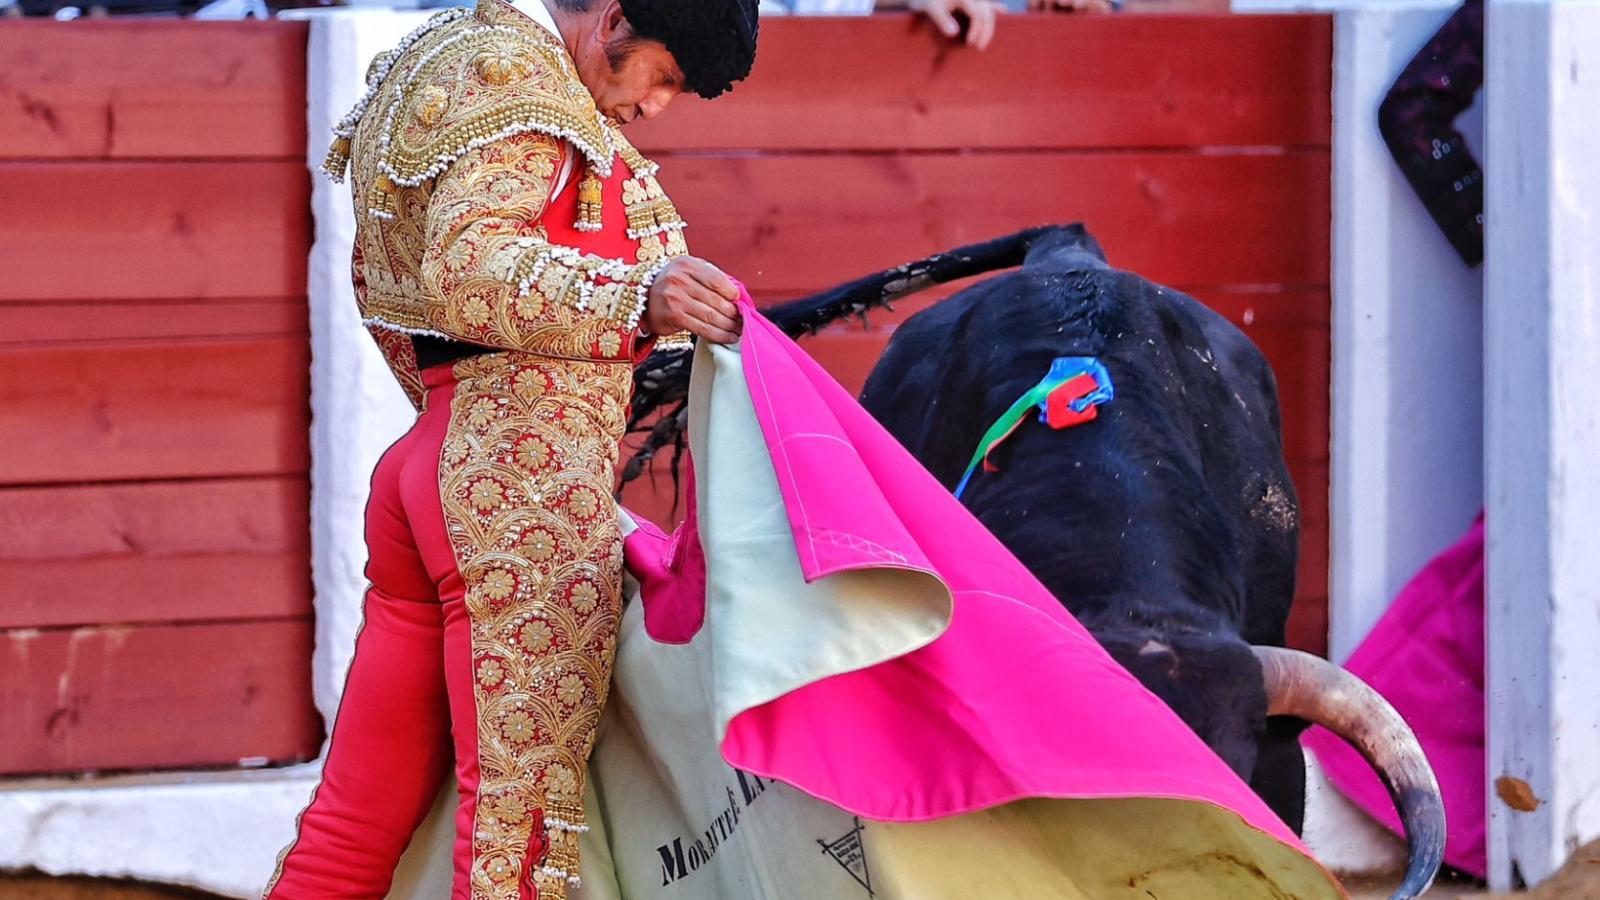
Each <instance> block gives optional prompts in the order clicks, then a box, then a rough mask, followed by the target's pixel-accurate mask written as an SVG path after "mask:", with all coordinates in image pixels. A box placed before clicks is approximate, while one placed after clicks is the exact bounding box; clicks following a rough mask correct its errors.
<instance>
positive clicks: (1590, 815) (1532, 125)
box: [1484, 0, 1600, 889]
mask: <svg viewBox="0 0 1600 900" xmlns="http://www.w3.org/2000/svg"><path fill="white" fill-rule="evenodd" d="M1486 32H1487V33H1486V45H1487V59H1486V63H1487V65H1486V72H1485V88H1486V90H1487V92H1488V104H1487V106H1488V128H1487V131H1488V148H1487V149H1488V165H1487V167H1486V181H1485V187H1486V190H1487V196H1486V206H1487V214H1488V218H1487V226H1488V227H1487V229H1486V231H1487V234H1486V238H1487V247H1486V250H1487V260H1488V261H1487V271H1486V277H1485V316H1484V336H1485V347H1484V351H1485V353H1484V359H1485V363H1484V365H1485V426H1486V427H1485V470H1486V494H1487V505H1488V514H1487V523H1488V551H1487V552H1488V558H1487V578H1488V671H1487V683H1488V690H1489V710H1488V712H1489V747H1488V763H1489V771H1488V776H1489V788H1488V789H1489V798H1488V800H1489V877H1490V884H1491V885H1492V886H1493V887H1496V888H1500V889H1504V888H1509V887H1517V886H1521V884H1523V883H1526V884H1528V885H1534V884H1537V883H1539V882H1540V881H1543V880H1544V879H1546V878H1548V877H1549V876H1550V875H1551V874H1552V873H1554V872H1555V871H1556V870H1557V869H1558V868H1559V867H1560V866H1561V865H1562V864H1563V863H1564V862H1565V861H1566V860H1567V858H1568V857H1569V856H1570V855H1571V854H1572V851H1573V850H1574V849H1576V848H1577V847H1578V846H1580V845H1581V844H1582V843H1585V842H1587V841H1590V840H1593V839H1594V838H1596V837H1597V836H1600V471H1597V470H1600V163H1597V162H1596V159H1595V150H1596V147H1600V3H1596V2H1593V0H1491V2H1490V4H1489V8H1488V17H1487V26H1486Z"/></svg>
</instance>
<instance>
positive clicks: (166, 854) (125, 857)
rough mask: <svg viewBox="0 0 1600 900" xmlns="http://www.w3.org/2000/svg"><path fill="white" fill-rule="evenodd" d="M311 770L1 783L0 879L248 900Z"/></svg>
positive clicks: (315, 767)
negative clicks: (135, 885) (91, 882)
mask: <svg viewBox="0 0 1600 900" xmlns="http://www.w3.org/2000/svg"><path fill="white" fill-rule="evenodd" d="M319 768H320V766H319V764H318V763H306V764H304V765H299V766H293V767H290V768H284V769H262V770H256V771H239V772H180V773H165V774H151V775H124V776H116V777H107V778H81V779H71V780H68V779H38V780H29V781H15V782H8V783H7V784H6V785H5V786H4V789H3V790H0V869H22V868H37V869H40V870H41V871H44V872H47V873H49V874H52V875H92V876H103V877H108V878H137V879H140V880H143V881H155V882H163V883H167V884H178V885H183V886H185V887H192V888H198V889H201V890H206V891H211V892H213V893H216V894H221V895H223V896H225V897H256V896H259V895H260V892H261V888H262V886H263V885H265V884H266V881H267V878H268V877H270V876H271V874H272V869H273V865H274V864H275V862H276V860H277V856H278V851H279V850H280V849H282V848H283V847H284V846H285V845H286V844H288V842H289V840H290V839H291V838H292V837H293V835H294V819H295V816H296V815H297V814H298V813H299V811H300V810H301V808H302V807H304V806H305V803H306V800H307V798H308V797H310V795H311V789H312V788H313V786H315V784H316V777H317V772H318V771H319Z"/></svg>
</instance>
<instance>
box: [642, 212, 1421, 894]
mask: <svg viewBox="0 0 1600 900" xmlns="http://www.w3.org/2000/svg"><path fill="white" fill-rule="evenodd" d="M1019 264H1020V266H1021V268H1019V269H1017V270H1016V271H1013V272H1008V273H1006V274H1002V275H998V276H995V277H993V278H990V279H988V280H985V281H982V282H979V283H978V284H976V285H974V286H972V287H969V288H967V289H965V290H963V291H961V292H960V293H958V294H956V295H955V296H953V297H951V298H950V299H948V300H945V301H943V302H941V303H938V304H935V305H934V306H932V307H931V308H929V309H927V310H924V311H923V312H921V313H919V314H917V315H915V316H912V317H911V318H910V319H909V320H907V321H906V322H905V323H904V324H903V325H901V326H900V327H899V328H898V329H896V331H895V333H894V335H893V337H892V339H891V340H890V342H889V345H888V348H887V349H886V350H885V351H884V354H883V357H882V359H880V360H879V362H878V364H877V366H876V367H875V368H874V369H873V370H872V373H871V375H870V376H869V377H868V379H867V384H866V387H865V389H864V390H863V391H862V395H861V403H862V405H863V406H865V407H866V408H867V410H868V411H869V412H871V413H872V414H873V416H874V417H876V418H877V419H878V421H879V422H881V423H882V424H883V425H884V426H885V427H886V428H887V429H888V430H889V431H890V433H892V434H893V435H894V436H895V437H896V438H897V439H899V440H900V441H901V442H902V443H903V444H905V446H906V447H907V448H908V449H910V450H911V452H912V453H913V454H914V455H915V456H916V457H917V459H918V460H919V461H920V462H922V464H923V465H924V466H926V467H927V468H928V469H929V470H930V471H931V472H932V473H933V474H934V475H935V476H937V477H938V478H939V479H940V481H942V482H943V483H944V484H945V485H946V486H947V487H951V488H954V487H955V485H956V484H957V482H958V481H959V480H960V478H961V475H962V473H963V471H964V470H965V469H966V467H967V463H968V461H969V459H970V458H971V456H972V454H973V451H974V449H975V448H976V445H977V442H978V439H979V437H980V436H981V435H982V434H983V433H984V431H985V430H986V429H987V428H988V427H989V425H990V424H991V423H993V422H994V421H995V419H996V418H998V417H999V416H1000V414H1001V413H1002V412H1004V411H1005V410H1006V409H1007V408H1008V407H1009V406H1010V405H1011V404H1012V403H1013V401H1015V400H1016V399H1017V398H1018V397H1020V396H1021V395H1022V394H1023V393H1024V392H1025V391H1027V390H1028V389H1029V388H1031V387H1032V386H1033V385H1034V384H1036V383H1037V382H1038V381H1039V379H1040V378H1041V377H1043V376H1044V374H1045V373H1046V372H1047V371H1048V370H1049V369H1050V365H1051V362H1052V360H1054V359H1056V358H1057V357H1062V356H1093V357H1097V358H1098V359H1099V360H1100V361H1101V362H1102V363H1103V364H1104V365H1105V366H1106V368H1107V369H1108V370H1109V371H1110V372H1111V375H1112V379H1113V381H1114V383H1115V389H1116V399H1115V400H1114V401H1113V402H1111V403H1109V404H1107V405H1104V406H1102V407H1100V409H1099V415H1098V418H1097V419H1095V420H1093V421H1091V422H1089V423H1086V424H1083V425H1079V426H1075V427H1069V428H1066V429H1064V430H1060V431H1056V430H1051V429H1050V428H1048V427H1047V426H1045V425H1042V424H1039V423H1036V422H1031V421H1029V422H1025V424H1024V425H1023V426H1022V427H1021V428H1019V429H1018V430H1017V431H1016V432H1015V433H1014V434H1013V436H1012V437H1011V438H1010V439H1009V440H1008V441H1007V442H1006V443H1004V444H1003V445H1002V446H1001V448H1000V449H999V450H998V451H997V452H996V453H995V454H994V456H993V457H992V460H993V462H995V463H996V464H997V465H998V467H999V471H998V472H996V473H989V472H980V473H979V474H977V475H975V476H974V478H973V480H972V482H971V484H970V485H969V486H968V488H967V489H966V491H965V493H964V494H963V498H962V499H963V502H965V504H966V505H967V507H968V508H969V509H970V510H971V511H972V513H973V514H974V515H975V516H977V517H978V519H979V520H980V521H982V522H983V524H984V525H985V526H986V527H987V528H989V529H990V530H991V531H992V532H994V534H995V535H996V536H997V537H998V538H999V539H1000V540H1001V541H1002V542H1003V543H1004V544H1005V545H1006V546H1007V547H1008V548H1009V549H1010V550H1011V552H1012V553H1014V554H1016V556H1017V557H1018V558H1019V559H1020V560H1021V561H1022V562H1023V563H1024V564H1025V565H1027V566H1028V568H1029V569H1030V570H1031V571H1032V572H1033V573H1034V575H1035V576H1036V577H1038V578H1039V579H1040V581H1042V582H1043V583H1044V585H1045V586H1046V587H1048V588H1049V589H1050V590H1051V591H1052V592H1053V593H1054V594H1055V596H1057V597H1059V598H1061V600H1062V602H1063V603H1065V605H1066V606H1067V608H1068V609H1070V610H1071V611H1072V613H1073V614H1074V615H1075V616H1076V617H1077V618H1078V619H1079V621H1081V622H1082V623H1083V624H1084V625H1085V626H1086V627H1087V628H1088V629H1089V630H1090V631H1091V632H1093V633H1094V635H1095V637H1096V638H1097V639H1099V641H1100V642H1101V643H1102V644H1103V645H1104V646H1105V647H1106V649H1107V650H1108V651H1109V652H1110V653H1111V654H1112V655H1113V656H1114V657H1115V658H1116V659H1117V661H1118V662H1120V663H1121V664H1122V665H1123V666H1125V667H1126V668H1127V669H1128V670H1129V671H1130V672H1132V673H1133V674H1134V675H1135V676H1136V677H1138V678H1139V680H1140V681H1141V682H1143V683H1144V685H1145V686H1146V687H1148V688H1149V689H1150V690H1151V691H1153V692H1154V693H1155V694H1157V695H1158V696H1160V697H1161V698H1162V700H1164V701H1165V702H1166V703H1167V704H1168V705H1169V706H1171V707H1172V709H1173V710H1175V711H1176V712H1177V713H1178V714H1179V715H1180V716H1181V717H1182V718H1183V720H1184V721H1185V722H1186V723H1188V725H1189V726H1190V727H1191V728H1193V729H1194V731H1195V732H1196V733H1197V734H1199V735H1200V736H1201V737H1202V738H1203V739H1204V740H1205V741H1206V743H1207V744H1208V745H1210V746H1211V748H1212V749H1213V750H1215V751H1216V752H1217V753H1218V755H1220V756H1221V757H1222V758H1223V759H1224V760H1225V761H1226V762H1227V763H1228V765H1230V766H1231V767H1232V768H1233V769H1234V771H1236V772H1238V773H1239V774H1240V776H1241V777H1243V778H1245V779H1247V780H1248V781H1249V782H1250V785H1251V787H1252V788H1254V789H1255V790H1256V792H1257V793H1259V794H1260V795H1261V796H1262V798H1263V799H1265V800H1266V801H1267V803H1268V804H1269V805H1270V806H1272V808H1273V809H1274V811H1276V812H1277V813H1278V814H1279V815H1280V816H1281V817H1283V818H1284V819H1285V821H1287V822H1288V823H1289V824H1290V825H1291V826H1292V827H1294V828H1295V829H1296V830H1299V828H1300V825H1301V822H1302V820H1303V815H1304V804H1305V763H1304V758H1303V756H1302V754H1301V750H1300V747H1299V743H1298V736H1299V734H1300V732H1301V730H1303V729H1304V728H1305V725H1306V721H1307V720H1310V721H1318V722H1322V723H1323V724H1329V725H1331V726H1333V727H1334V728H1335V730H1336V731H1339V732H1340V733H1341V734H1343V735H1345V736H1346V737H1347V738H1349V739H1350V740H1352V742H1353V743H1355V744H1357V746H1358V747H1360V748H1361V749H1362V750H1363V751H1364V752H1365V753H1366V754H1367V755H1368V758H1369V759H1371V760H1372V761H1373V763H1374V765H1375V766H1376V767H1377V768H1378V769H1379V771H1380V774H1381V775H1383V777H1384V779H1385V782H1386V783H1387V784H1388V785H1389V787H1390V790H1391V794H1392V795H1394V796H1395V798H1396V800H1397V803H1398V804H1399V805H1400V808H1401V809H1402V813H1403V818H1404V819H1405V821H1406V825H1407V835H1408V838H1409V843H1410V845H1411V850H1412V861H1411V867H1410V871H1408V874H1407V878H1406V880H1405V884H1404V885H1403V887H1402V889H1401V891H1400V892H1398V893H1397V894H1396V896H1397V897H1401V896H1415V895H1416V894H1418V893H1420V892H1421V891H1422V890H1423V889H1425V888H1426V886H1427V884H1428V883H1429V882H1431V880H1432V877H1433V874H1434V872H1435V871H1436V869H1437V867H1438V863H1439V858H1440V856H1441V855H1442V841H1443V834H1444V828H1443V819H1442V803H1441V801H1440V800H1439V797H1438V793H1437V791H1438V789H1437V786H1436V785H1435V784H1434V783H1433V780H1432V773H1431V771H1429V770H1428V769H1427V764H1426V761H1425V760H1422V759H1421V754H1420V749H1419V748H1416V746H1415V739H1414V738H1412V737H1411V736H1410V733H1409V730H1407V729H1406V728H1405V726H1404V723H1403V722H1401V721H1400V720H1399V718H1398V716H1396V715H1395V714H1394V713H1393V710H1392V709H1389V708H1388V707H1387V705H1386V704H1383V702H1382V701H1381V700H1380V699H1378V698H1377V697H1376V695H1374V694H1372V693H1371V691H1370V690H1368V689H1366V688H1365V686H1364V685H1360V684H1359V682H1356V681H1355V679H1354V678H1353V677H1352V676H1349V675H1348V673H1344V672H1343V671H1342V670H1338V669H1336V668H1335V667H1332V666H1329V665H1327V664H1326V663H1323V662H1321V661H1319V660H1313V659H1311V658H1310V657H1306V656H1305V655H1303V654H1293V652H1292V651H1285V650H1281V649H1271V648H1281V647H1282V645H1283V642H1284V630H1285V624H1286V622H1287V619H1288V615H1289V605H1290V601H1291V598H1292V597H1293V595H1294V580H1295V563H1296V557H1297V551H1298V543H1297V542H1298V536H1299V521H1298V505H1297V503H1296V500H1295V494H1294V488H1293V484H1292V483H1291V481H1290V479H1289V474H1288V470H1287V467H1286V466H1285V464H1284V460H1283V448H1282V442H1281V436H1280V432H1281V429H1280V425H1279V407H1278V397H1277V387H1276V382H1275V379H1274V377H1273V374H1272V369H1271V367H1270V366H1269V365H1268V364H1267V362H1266V359H1265V358H1264V357H1263V356H1262V354H1261V351H1260V350H1259V349H1258V348H1257V347H1256V346H1255V345H1254V344H1253V343H1251V341H1250V340H1249V338H1247V337H1245V335H1244V334H1243V333H1242V332H1240V331H1239V330H1238V329H1237V328H1235V327H1234V326H1233V325H1232V324H1231V323H1229V322H1228V321H1227V320H1226V319H1224V318H1222V317H1221V316H1219V315H1217V314H1216V313H1215V312H1213V311H1211V310H1210V309H1208V308H1206V307H1205V306H1204V305H1202V304H1200V303H1199V302H1197V301H1195V300H1193V299H1191V298H1189V297H1186V296H1184V295H1183V294H1180V293H1178V292H1176V291H1172V290H1170V289H1167V288H1163V287H1161V286H1159V285H1156V284H1153V283H1151V282H1149V281H1146V280H1145V279H1143V278H1141V277H1139V276H1138V275H1135V274H1132V273H1129V272H1123V271H1119V270H1116V269H1113V268H1111V267H1110V266H1109V265H1107V263H1106V261H1105V257H1104V255H1103V253H1102V252H1101V250H1100V247H1099V245H1098V244H1097V243H1096V242H1095V240H1094V239H1093V238H1092V237H1091V236H1089V234H1088V233H1087V232H1086V231H1085V230H1084V229H1083V228H1082V227H1081V226H1060V227H1052V228H1040V229H1033V230H1030V231H1025V232H1021V233H1019V234H1017V235H1013V236H1011V237H1008V238H1001V239H999V240H996V241H991V242H989V243H987V244H981V245H974V246H972V247H966V248H962V249H960V250H955V251H952V252H950V253H946V254H940V255H939V256H935V257H931V258H929V259H927V260H923V261H921V262H918V263H912V264H909V265H906V266H900V267H897V268H895V269H891V270H888V271H886V272H883V273H880V274H878V275H874V276H869V277H867V278H864V279H861V280H859V281H855V282H851V283H850V284H846V285H843V286H841V287H839V288H836V289H834V290H832V291H828V292H826V293H824V294H820V295H817V296H816V297H812V298H807V299H804V300H798V301H794V302H793V303H788V304H783V305H780V306H777V307H772V308H770V309H768V310H766V311H765V312H766V314H767V316H768V317H769V318H770V319H771V320H772V321H773V322H774V323H776V324H778V325H779V326H780V327H782V328H783V329H784V330H785V331H787V332H789V333H790V334H792V335H798V334H800V333H804V332H808V331H815V330H816V329H818V328H820V327H823V326H824V325H826V324H828V323H829V322H831V321H835V320H838V319H840V318H844V317H846V316H850V315H863V314H864V313H865V312H867V311H868V310H869V309H871V308H873V307H877V306H884V305H887V303H888V302H890V301H892V300H894V299H896V298H898V297H901V296H904V295H905V294H908V293H911V292H913V291H916V290H919V289H921V288H924V287H928V286H931V285H933V284H937V283H940V282H943V281H948V280H951V279H954V278H960V277H965V276H969V275H974V274H979V273H982V272H985V271H989V270H993V269H999V268H1008V267H1011V266H1017V265H1019ZM687 368H688V366H687V359H686V357H685V356H675V357H674V356H666V355H664V354H663V355H659V356H657V357H652V359H651V360H650V361H649V362H647V363H646V364H645V366H643V367H641V369H640V371H639V374H638V378H637V386H636V387H637V390H636V397H635V408H634V417H635V423H636V424H637V423H638V422H640V421H642V420H643V419H644V418H645V417H648V416H650V415H652V414H653V413H655V412H657V411H660V410H661V409H662V408H663V407H664V406H666V405H667V404H669V403H672V402H679V403H681V400H682V397H683V395H684V393H685V390H686V386H687ZM1031 418H1032V416H1031V415H1030V419H1031ZM682 420H683V415H682V409H681V408H680V409H678V410H676V411H675V412H674V413H671V414H668V415H665V416H663V417H661V419H660V420H659V421H658V422H657V424H656V425H655V427H654V428H653V430H652V431H653V433H652V434H651V436H650V438H649V440H648V441H647V442H646V444H645V446H644V448H643V450H641V452H640V453H638V454H636V456H635V458H634V460H633V461H632V462H631V463H630V467H629V470H628V472H627V473H626V477H633V476H636V475H637V474H638V473H639V471H640V467H641V466H642V465H643V464H644V463H646V462H648V461H649V459H650V458H651V456H653V454H654V453H655V452H656V450H658V449H659V448H660V447H662V446H665V445H666V444H667V443H669V442H671V441H673V440H676V439H677V438H678V436H679V435H680V434H681V423H682Z"/></svg>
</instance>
